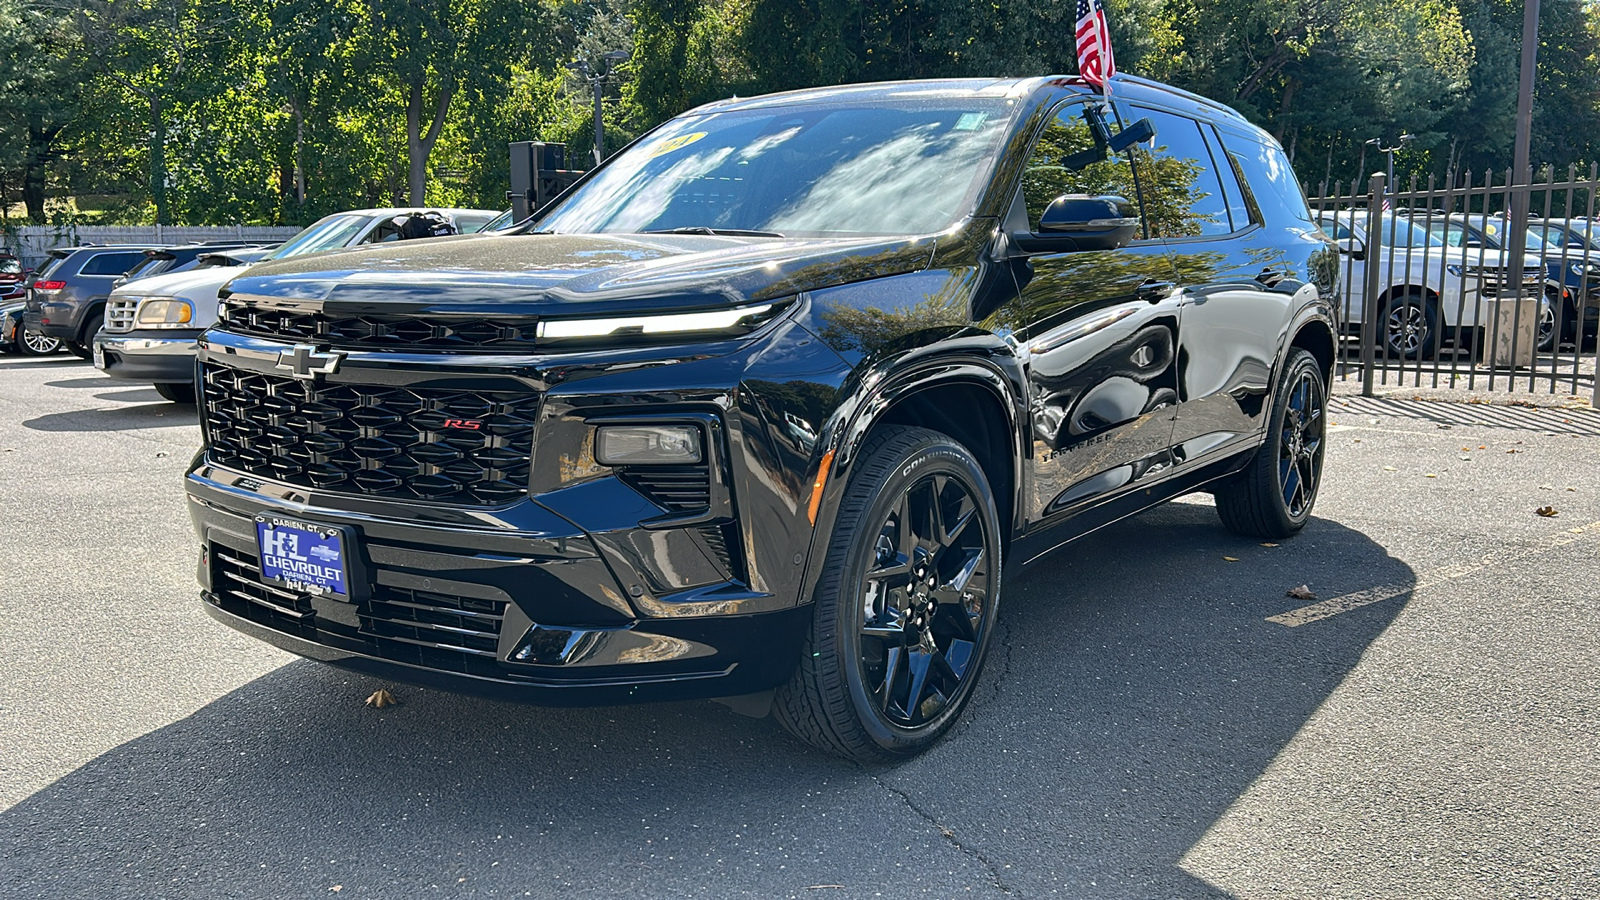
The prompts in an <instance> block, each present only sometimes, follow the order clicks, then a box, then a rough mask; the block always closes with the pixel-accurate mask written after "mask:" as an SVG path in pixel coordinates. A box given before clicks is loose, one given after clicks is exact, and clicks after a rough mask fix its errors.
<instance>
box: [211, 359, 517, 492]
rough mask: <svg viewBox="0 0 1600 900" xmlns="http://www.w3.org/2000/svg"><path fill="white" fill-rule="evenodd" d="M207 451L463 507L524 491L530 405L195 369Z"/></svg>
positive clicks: (289, 474) (245, 466) (300, 475)
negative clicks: (201, 388)
mask: <svg viewBox="0 0 1600 900" xmlns="http://www.w3.org/2000/svg"><path fill="white" fill-rule="evenodd" d="M203 377H204V396H203V400H202V402H203V407H202V408H203V409H204V412H205V425H206V430H207V434H208V438H209V445H210V447H209V450H208V453H209V455H210V458H211V460H212V461H213V462H215V463H217V464H218V465H222V466H227V467H229V468H233V469H237V470H239V471H242V472H246V473H248V474H251V475H256V476H260V477H263V478H270V479H273V480H276V481H282V482H286V483H288V484H293V485H299V486H301V487H308V488H319V489H324V490H331V491H341V492H346V493H354V494H364V495H367V496H372V497H383V498H386V499H397V500H424V501H435V502H444V503H461V504H472V505H484V504H499V503H509V502H511V501H513V500H516V499H517V498H518V497H521V496H523V495H525V494H526V493H527V490H528V460H529V456H530V455H531V453H532V450H533V431H534V426H535V417H536V414H537V413H538V406H539V396H538V395H537V394H531V393H527V394H525V393H514V392H505V391H499V392H490V391H452V390H441V389H436V388H392V387H384V386H380V385H345V384H314V383H311V382H306V381H298V380H296V379H293V378H287V377H284V378H280V377H278V376H275V375H265V374H258V373H254V372H245V371H241V370H238V369H231V368H227V367H223V366H217V365H206V366H205V367H204V369H203Z"/></svg>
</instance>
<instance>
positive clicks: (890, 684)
mask: <svg viewBox="0 0 1600 900" xmlns="http://www.w3.org/2000/svg"><path fill="white" fill-rule="evenodd" d="M844 496H845V499H844V502H843V505H842V506H841V507H840V509H839V515H838V519H837V520H836V522H835V525H834V531H833V535H832V537H831V539H830V540H829V542H828V550H827V557H826V563H825V568H824V570H823V575H822V580H821V582H820V583H819V584H818V585H817V589H816V593H815V594H814V595H813V601H814V602H813V604H812V620H811V625H810V628H809V630H808V633H807V635H806V639H805V642H804V646H803V648H802V652H801V654H800V661H799V665H798V666H797V667H796V669H795V672H794V675H793V676H792V677H791V678H790V680H789V681H788V683H787V684H785V685H783V686H782V687H780V688H779V689H778V692H777V695H776V697H775V698H774V703H773V709H774V712H775V714H776V716H777V718H778V721H779V722H781V723H782V724H783V726H784V727H785V728H787V729H788V730H789V731H790V732H791V733H793V734H794V735H795V736H796V737H799V738H800V739H801V740H803V741H806V742H807V743H810V744H812V745H813V746H816V747H818V748H820V749H823V750H825V751H828V752H830V753H835V754H838V755H840V756H844V757H848V758H850V759H854V760H856V761H858V762H864V763H865V762H883V761H887V760H893V759H902V758H905V757H909V756H913V755H915V754H917V753H920V752H922V751H923V750H926V749H927V748H928V747H930V746H931V745H933V744H934V743H935V742H937V741H938V740H939V739H940V738H941V737H943V736H944V734H945V733H946V732H947V731H949V730H950V727H951V726H952V725H953V724H954V723H955V721H956V719H957V718H958V717H959V716H960V715H961V711H962V710H963V709H964V708H965V707H966V704H967V702H968V701H969V700H970V699H971V697H972V693H973V689H974V686H975V685H976V683H977V680H978V675H979V672H980V671H981V669H982V666H983V661H984V659H985V657H986V656H987V650H988V647H989V644H990V643H991V637H992V635H993V633H994V628H995V617H996V615H997V613H998V611H999V601H1000V562H1001V560H1000V541H999V534H1000V518H999V515H998V513H997V512H996V505H995V500H994V494H993V493H992V492H991V491H990V488H989V483H988V480H987V479H986V478H985V477H984V474H983V469H982V468H981V467H980V466H979V465H978V461H977V459H975V458H974V457H973V455H972V453H971V452H970V451H968V450H967V448H966V447H963V446H962V445H960V444H958V443H956V442H955V441H953V440H951V439H950V438H948V437H946V436H945V435H942V434H940V433H938V432H935V431H929V430H927V429H923V428H911V427H906V426H891V427H886V428H883V429H881V430H879V431H877V432H875V433H874V434H873V436H872V437H871V439H869V440H868V441H867V442H866V444H865V445H864V446H863V448H862V453H861V458H860V462H859V463H857V465H856V470H855V472H854V473H853V474H852V475H851V476H850V483H849V488H848V490H846V491H845V495H844Z"/></svg>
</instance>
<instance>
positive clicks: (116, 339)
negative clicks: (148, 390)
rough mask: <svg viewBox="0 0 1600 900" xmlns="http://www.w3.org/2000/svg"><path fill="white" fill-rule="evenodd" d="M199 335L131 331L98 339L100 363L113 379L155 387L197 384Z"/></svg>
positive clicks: (100, 336)
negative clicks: (101, 361) (195, 372)
mask: <svg viewBox="0 0 1600 900" xmlns="http://www.w3.org/2000/svg"><path fill="white" fill-rule="evenodd" d="M199 336H200V332H199V331H130V332H126V333H124V334H107V333H105V332H104V331H101V332H100V333H99V334H98V335H96V336H95V339H94V344H95V348H96V349H98V350H99V351H100V353H99V354H97V357H96V358H97V359H103V360H104V361H105V365H104V367H103V368H104V371H105V373H106V374H107V375H109V376H111V377H112V378H123V379H127V380H128V381H142V382H147V383H152V384H162V383H179V382H190V381H193V380H194V362H195V339H196V338H198V337H199Z"/></svg>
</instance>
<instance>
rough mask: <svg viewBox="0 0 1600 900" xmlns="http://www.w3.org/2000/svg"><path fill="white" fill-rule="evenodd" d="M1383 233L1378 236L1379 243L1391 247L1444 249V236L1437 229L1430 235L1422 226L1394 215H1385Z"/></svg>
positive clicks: (1382, 226)
mask: <svg viewBox="0 0 1600 900" xmlns="http://www.w3.org/2000/svg"><path fill="white" fill-rule="evenodd" d="M1380 227H1381V228H1382V229H1383V232H1382V233H1381V234H1379V235H1378V239H1379V241H1381V242H1382V243H1383V244H1384V245H1385V246H1389V247H1443V246H1444V240H1443V238H1444V235H1443V233H1442V232H1441V231H1440V230H1439V228H1438V227H1435V228H1434V230H1433V231H1432V232H1431V233H1430V232H1429V231H1428V230H1427V229H1426V228H1423V227H1422V226H1421V225H1416V224H1413V223H1412V221H1411V220H1410V219H1407V218H1405V217H1403V216H1397V215H1395V214H1394V213H1384V214H1383V224H1382V225H1381V226H1380Z"/></svg>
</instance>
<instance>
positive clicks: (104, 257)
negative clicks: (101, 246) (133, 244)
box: [78, 252, 145, 276]
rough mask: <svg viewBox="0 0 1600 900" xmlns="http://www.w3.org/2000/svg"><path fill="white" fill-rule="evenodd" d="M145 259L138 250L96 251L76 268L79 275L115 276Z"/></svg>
mask: <svg viewBox="0 0 1600 900" xmlns="http://www.w3.org/2000/svg"><path fill="white" fill-rule="evenodd" d="M144 259H145V255H144V254H143V253H139V252H133V253H96V254H95V255H93V256H91V257H89V259H88V260H87V261H86V262H84V264H83V268H81V269H79V270H78V274H79V275H102V276H116V275H121V274H122V273H124V272H126V271H128V270H129V269H131V268H133V267H134V266H136V265H138V264H139V262H140V261H142V260H144Z"/></svg>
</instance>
